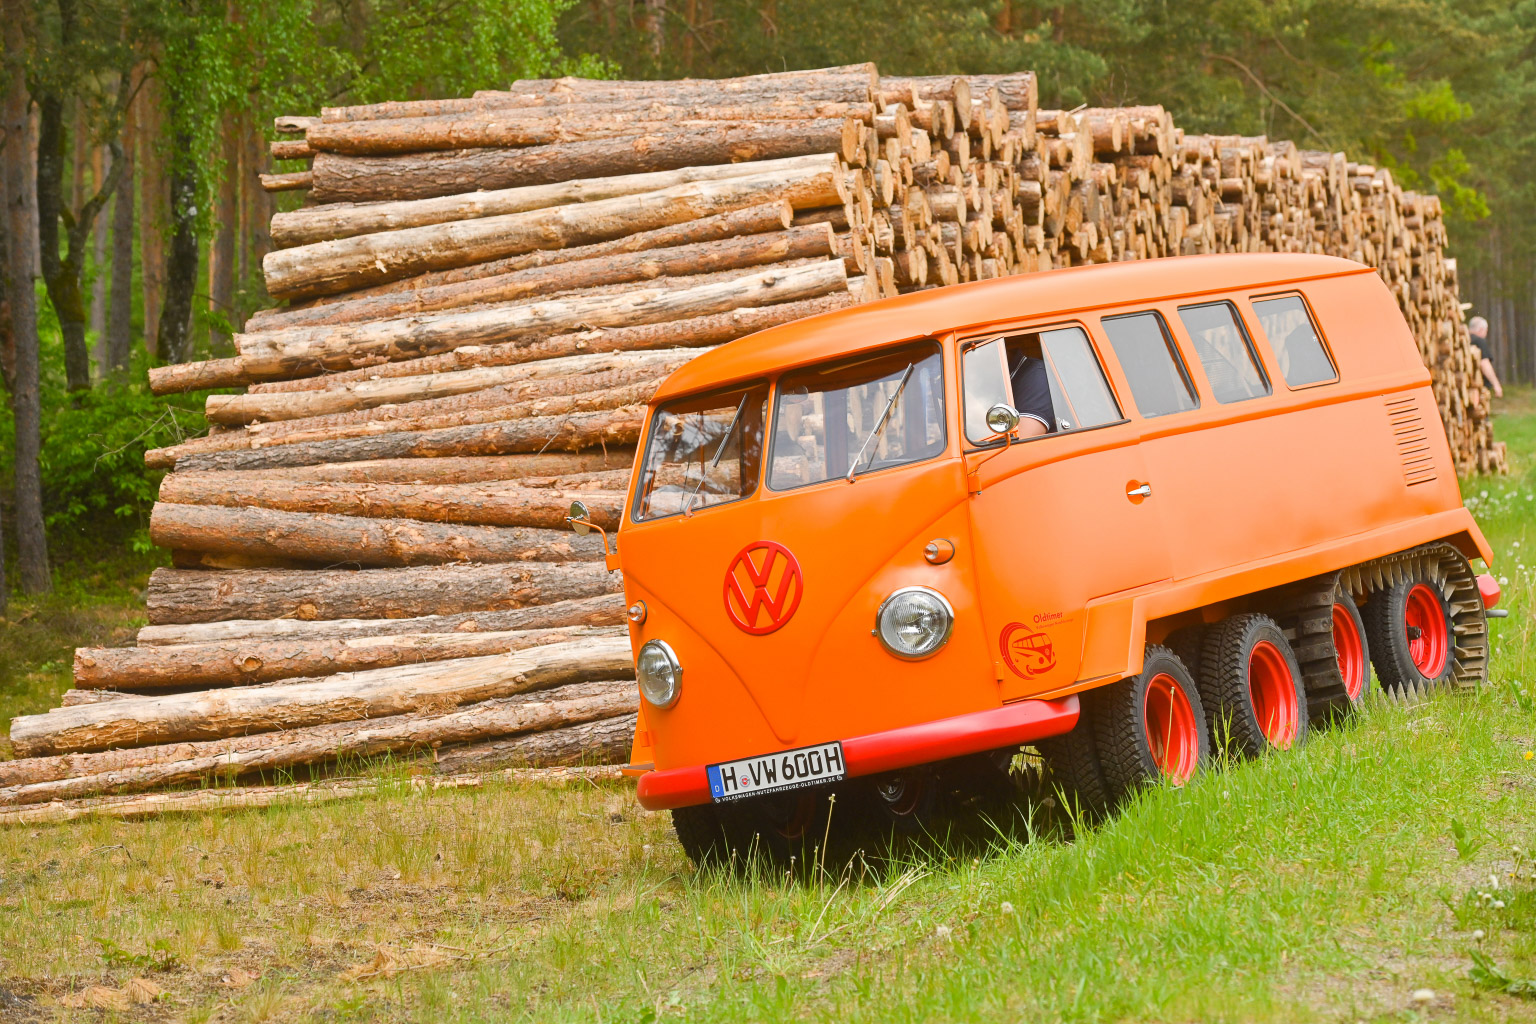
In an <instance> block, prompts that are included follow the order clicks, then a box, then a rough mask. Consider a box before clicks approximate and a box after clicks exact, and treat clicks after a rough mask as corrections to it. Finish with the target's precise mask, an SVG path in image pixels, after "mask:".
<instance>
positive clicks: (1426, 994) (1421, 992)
mask: <svg viewBox="0 0 1536 1024" xmlns="http://www.w3.org/2000/svg"><path fill="white" fill-rule="evenodd" d="M1413 1001H1414V1002H1416V1003H1432V1002H1434V1001H1435V990H1434V989H1432V988H1416V989H1414V990H1413Z"/></svg>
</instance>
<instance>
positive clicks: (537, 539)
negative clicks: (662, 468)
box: [149, 503, 603, 567]
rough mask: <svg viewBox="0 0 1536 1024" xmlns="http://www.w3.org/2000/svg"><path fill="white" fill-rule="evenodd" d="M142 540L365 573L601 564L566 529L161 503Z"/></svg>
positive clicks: (597, 542)
mask: <svg viewBox="0 0 1536 1024" xmlns="http://www.w3.org/2000/svg"><path fill="white" fill-rule="evenodd" d="M149 538H150V540H152V541H154V543H156V544H158V545H160V546H161V547H163V548H172V549H180V550H186V551H213V552H219V553H225V552H229V553H234V554H240V555H250V556H255V557H258V558H283V559H296V560H299V561H305V562H312V563H315V564H318V565H343V564H352V565H360V566H365V567H367V566H409V565H437V564H442V563H453V562H521V561H539V562H568V561H572V560H581V559H600V558H602V557H603V552H602V548H601V545H602V540H601V538H600V537H598V536H596V535H592V536H587V537H582V536H579V535H577V534H576V533H574V532H572V531H569V530H555V529H528V528H522V527H503V526H457V525H444V524H441V523H433V522H418V521H415V520H410V519H367V518H363V517H360V516H344V515H325V514H309V513H303V512H279V511H274V510H272V509H264V508H223V507H219V506H208V505H167V504H164V503H158V504H156V505H155V507H154V510H153V511H152V512H151V513H150V518H149Z"/></svg>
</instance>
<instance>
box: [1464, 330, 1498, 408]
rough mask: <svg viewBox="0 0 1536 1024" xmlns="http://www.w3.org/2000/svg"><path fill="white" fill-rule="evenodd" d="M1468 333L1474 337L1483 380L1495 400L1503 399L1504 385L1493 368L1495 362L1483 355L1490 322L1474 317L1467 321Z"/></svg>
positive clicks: (1473, 341) (1473, 340)
mask: <svg viewBox="0 0 1536 1024" xmlns="http://www.w3.org/2000/svg"><path fill="white" fill-rule="evenodd" d="M1467 333H1468V334H1470V335H1472V344H1474V345H1476V346H1477V354H1478V357H1479V360H1480V362H1481V365H1482V370H1483V379H1484V380H1486V381H1487V382H1488V387H1490V388H1491V389H1493V397H1494V398H1503V397H1504V385H1502V384H1500V383H1499V375H1498V373H1497V372H1496V371H1495V370H1494V368H1493V360H1492V359H1489V358H1488V357H1487V356H1486V355H1485V354H1484V353H1483V347H1484V346H1485V345H1487V344H1488V321H1487V320H1484V319H1483V318H1482V317H1480V316H1475V317H1473V318H1472V319H1471V320H1468V321H1467Z"/></svg>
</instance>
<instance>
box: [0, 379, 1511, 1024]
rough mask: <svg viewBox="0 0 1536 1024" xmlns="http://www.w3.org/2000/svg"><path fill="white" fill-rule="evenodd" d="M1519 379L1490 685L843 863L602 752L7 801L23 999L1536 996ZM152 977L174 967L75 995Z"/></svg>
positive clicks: (1081, 1004)
mask: <svg viewBox="0 0 1536 1024" xmlns="http://www.w3.org/2000/svg"><path fill="white" fill-rule="evenodd" d="M1504 410H1505V411H1504V412H1503V414H1502V415H1501V418H1500V422H1499V425H1498V430H1499V435H1500V436H1501V437H1502V438H1504V439H1506V440H1507V441H1509V442H1510V447H1511V452H1512V455H1513V456H1514V461H1515V472H1514V473H1513V474H1512V475H1511V476H1509V477H1507V478H1500V479H1489V480H1473V481H1470V482H1469V483H1468V484H1467V486H1466V491H1467V494H1468V498H1469V503H1470V504H1472V505H1473V506H1474V507H1475V508H1476V510H1477V513H1478V516H1479V518H1480V519H1481V521H1482V522H1483V524H1484V527H1485V529H1486V530H1487V532H1488V535H1489V537H1490V539H1491V540H1492V542H1493V544H1494V547H1495V549H1496V551H1497V553H1498V556H1499V557H1498V564H1497V566H1496V571H1497V572H1498V573H1499V574H1501V575H1502V576H1504V577H1505V578H1506V579H1507V580H1508V584H1507V586H1506V589H1505V593H1506V604H1505V606H1506V607H1508V608H1509V609H1510V612H1511V615H1510V618H1508V619H1505V620H1503V621H1502V623H1500V624H1498V625H1496V627H1495V634H1496V636H1497V638H1498V639H1497V642H1496V654H1495V663H1494V669H1493V685H1491V686H1490V687H1488V688H1487V689H1486V690H1484V691H1483V692H1481V693H1479V694H1477V695H1475V696H1471V697H1460V698H1458V697H1450V696H1443V697H1438V698H1435V699H1431V700H1428V701H1425V702H1422V703H1419V704H1416V705H1413V706H1401V705H1395V704H1388V703H1385V702H1379V703H1377V704H1376V705H1375V706H1373V707H1371V708H1370V709H1369V711H1368V713H1366V714H1365V715H1363V716H1361V717H1359V718H1358V719H1357V720H1356V721H1355V722H1353V723H1351V724H1349V725H1348V726H1346V727H1343V728H1340V729H1336V730H1332V731H1330V732H1327V733H1318V734H1315V735H1314V736H1313V737H1312V738H1311V740H1310V741H1309V742H1308V743H1307V744H1306V745H1305V746H1304V747H1303V748H1302V749H1300V750H1297V751H1294V752H1292V753H1289V754H1287V755H1284V756H1280V757H1274V758H1268V759H1265V760H1262V761H1259V762H1255V763H1248V764H1241V765H1225V766H1218V767H1217V768H1215V769H1214V770H1212V771H1209V772H1207V773H1205V774H1203V775H1202V776H1200V777H1198V778H1197V779H1196V780H1195V781H1194V782H1193V783H1192V784H1191V785H1189V786H1187V787H1185V788H1183V789H1181V790H1174V789H1157V790H1153V791H1150V792H1147V793H1145V794H1143V795H1141V796H1140V797H1138V798H1137V799H1136V800H1135V801H1134V802H1133V803H1132V805H1131V806H1130V807H1129V808H1127V809H1126V810H1125V812H1124V813H1122V814H1120V815H1118V816H1117V817H1116V818H1114V819H1113V820H1111V821H1110V822H1108V823H1107V824H1105V825H1104V826H1102V827H1100V828H1098V829H1095V830H1091V831H1085V832H1083V833H1081V834H1080V835H1079V836H1078V837H1077V838H1076V839H1075V840H1072V841H1070V842H1069V841H1063V840H1061V839H1060V838H1059V837H1053V836H1051V835H1043V836H1041V837H1039V838H1037V839H1036V840H1035V841H1033V842H1026V841H1022V840H1019V841H1015V840H1001V839H1000V840H999V841H998V843H997V844H996V845H995V848H994V849H993V850H991V851H990V852H988V853H986V854H984V855H982V856H980V857H972V856H970V855H968V854H967V855H965V856H960V857H948V858H946V857H942V856H934V857H929V858H919V857H914V858H913V859H911V860H909V861H907V862H904V863H899V864H895V865H892V866H890V867H888V868H885V869H882V870H881V871H880V872H878V873H876V874H873V875H866V876H848V875H843V874H839V873H837V872H830V873H828V874H826V875H824V876H823V877H820V878H817V879H816V880H813V881H808V882H788V881H786V880H783V879H778V878H767V879H758V880H756V881H740V880H737V879H734V878H730V877H724V876H721V875H718V874H708V873H706V874H702V875H701V874H696V873H694V872H693V871H692V870H691V869H690V868H689V867H688V865H687V863H686V862H685V860H684V858H683V856H682V853H681V851H680V850H679V849H678V848H677V845H676V843H675V841H674V840H673V839H672V838H671V836H670V835H669V829H668V821H667V818H666V816H665V815H654V814H649V813H647V812H645V811H644V810H642V809H641V808H639V807H638V806H637V805H636V804H635V803H634V800H633V797H632V791H631V790H630V789H628V788H627V787H624V786H620V785H611V786H610V785H595V784H591V783H585V782H582V783H570V784H568V785H567V787H566V788H563V789H548V788H536V789H519V788H515V787H512V786H488V787H486V788H485V789H482V790H468V791H456V792H438V793H432V794H423V793H412V792H410V791H409V790H408V789H407V787H405V786H404V785H400V786H399V787H398V788H395V789H393V790H391V791H389V792H386V793H385V794H383V795H380V796H378V797H371V798H366V799H361V800H357V801H352V802H345V803H337V804H330V805H323V806H317V807H307V808H299V807H279V808H273V809H269V810H266V811H261V812H250V813H243V814H236V815H230V816H226V817H179V818H165V819H160V820H149V821H143V822H134V823H123V822H113V821H105V820H102V821H85V822H79V823H75V824H73V825H69V826H59V827H47V828H34V829H25V828H21V829H17V828H12V829H6V830H0V1020H19V1021H31V1020H90V1019H118V1020H167V1021H169V1020H185V1021H221V1022H224V1021H229V1022H236V1021H264V1020H271V1021H316V1022H319V1021H374V1020H387V1021H422V1022H427V1021H431V1022H434V1024H436V1022H441V1021H463V1022H475V1021H508V1020H530V1021H540V1022H543V1021H577V1020H580V1021H616V1022H643V1021H655V1020H726V1021H734V1020H778V1019H785V1018H808V1019H818V1020H829V1021H839V1022H841V1021H880V1022H885V1021H929V1020H954V1021H982V1020H988V1021H990V1020H998V1021H1015V1020H1030V1021H1035V1020H1039V1021H1048V1020H1072V1021H1078V1020H1082V1021H1112V1020H1149V1021H1189V1020H1201V1021H1288V1022H1289V1021H1300V1022H1306V1021H1314V1020H1348V1021H1354V1020H1368V1021H1418V1020H1430V1019H1434V1020H1446V1021H1463V1020H1465V1021H1507V1020H1536V999H1533V998H1530V997H1529V995H1525V994H1520V993H1522V992H1525V991H1536V983H1532V982H1531V979H1536V877H1533V864H1532V858H1533V856H1536V754H1533V750H1536V625H1533V611H1536V609H1533V605H1532V599H1531V596H1530V594H1531V584H1532V582H1533V579H1532V578H1533V575H1536V560H1530V561H1528V557H1529V556H1527V555H1526V552H1528V551H1529V550H1530V545H1531V544H1532V543H1533V542H1536V499H1533V498H1532V497H1530V496H1531V495H1532V494H1533V492H1536V394H1533V393H1532V392H1530V391H1523V392H1519V393H1516V394H1513V395H1512V396H1511V399H1510V400H1509V401H1508V402H1507V403H1506V404H1505V406H1504ZM24 625H25V624H24ZM12 628H15V627H12ZM3 635H4V633H0V636H3ZM5 642H7V643H9V642H10V641H5ZM46 647H47V644H46V643H43V644H40V646H39V650H42V649H44V648H46ZM49 657H53V656H52V655H49ZM48 678H52V676H49V677H48ZM39 685H43V684H39ZM8 699H13V698H8ZM135 977H142V978H148V979H149V980H151V981H153V982H154V983H155V985H157V986H158V987H159V988H160V989H163V990H164V995H163V997H162V998H161V999H159V1000H158V1001H155V1002H152V1003H147V1004H144V1005H130V1006H128V1007H127V1008H125V1009H120V1010H107V1011H96V1010H81V1009H73V1008H69V1007H65V1006H61V1005H60V1001H61V1000H69V999H70V998H71V997H72V994H78V993H80V992H82V991H83V990H85V989H86V988H87V987H88V986H91V985H104V986H109V987H111V988H112V989H121V988H122V987H123V986H124V985H126V983H127V982H128V981H129V980H130V979H132V978H135Z"/></svg>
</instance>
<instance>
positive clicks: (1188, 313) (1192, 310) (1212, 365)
mask: <svg viewBox="0 0 1536 1024" xmlns="http://www.w3.org/2000/svg"><path fill="white" fill-rule="evenodd" d="M1179 319H1180V320H1182V321H1184V329H1185V330H1186V331H1188V332H1189V340H1190V341H1192V342H1194V343H1195V354H1196V355H1197V356H1199V357H1200V365H1201V366H1203V367H1205V376H1206V379H1207V380H1209V381H1210V382H1211V394H1213V395H1215V396H1216V401H1218V402H1220V403H1221V404H1222V405H1226V404H1227V403H1228V402H1246V401H1247V400H1248V399H1250V398H1263V397H1264V396H1265V395H1267V394H1269V381H1267V380H1265V379H1264V371H1263V370H1261V369H1259V360H1258V357H1257V356H1255V355H1254V353H1253V344H1252V343H1251V342H1250V341H1249V340H1248V332H1247V331H1244V330H1243V328H1242V325H1241V324H1239V323H1238V322H1237V310H1236V309H1234V308H1232V304H1231V303H1230V302H1212V303H1209V304H1207V305H1203V306H1181V307H1179Z"/></svg>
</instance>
